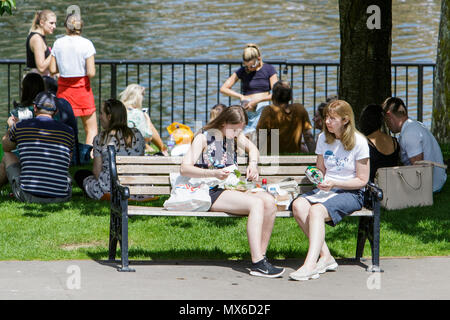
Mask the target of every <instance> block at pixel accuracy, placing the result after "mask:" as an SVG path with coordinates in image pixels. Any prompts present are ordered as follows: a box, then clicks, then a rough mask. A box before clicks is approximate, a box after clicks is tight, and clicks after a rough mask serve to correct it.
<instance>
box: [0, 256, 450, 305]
mask: <svg viewBox="0 0 450 320" xmlns="http://www.w3.org/2000/svg"><path fill="white" fill-rule="evenodd" d="M300 262H301V261H299V260H285V261H276V262H275V264H276V265H279V266H284V267H286V272H285V274H284V276H283V278H279V279H263V278H258V277H253V276H250V275H249V274H248V271H247V268H248V267H249V262H248V261H210V260H209V261H150V262H140V263H138V262H137V263H134V264H133V265H132V267H133V268H135V269H136V272H135V273H120V272H117V271H116V269H115V265H111V264H108V263H107V262H101V261H92V260H83V261H0V299H64V300H66V299H75V300H76V299H170V300H179V299H195V300H197V299H199V300H216V299H225V300H228V299H231V300H242V299H250V300H252V299H258V300H259V299H263V300H266V299H269V300H290V299H449V298H450V281H449V280H450V256H448V257H432V258H400V259H382V260H381V266H382V268H383V269H384V271H385V272H384V273H367V272H366V271H365V269H364V265H363V264H359V265H358V264H354V263H353V262H351V261H346V260H338V263H339V269H338V271H337V272H327V273H326V274H324V275H322V276H321V277H320V278H319V279H317V280H310V281H307V282H296V281H291V280H288V275H289V273H290V272H292V271H294V269H295V268H297V267H298V265H299V263H300ZM365 263H369V261H366V262H365Z"/></svg>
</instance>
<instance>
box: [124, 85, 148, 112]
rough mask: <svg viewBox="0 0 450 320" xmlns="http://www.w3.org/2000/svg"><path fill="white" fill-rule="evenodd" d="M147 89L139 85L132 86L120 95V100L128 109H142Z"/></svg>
mask: <svg viewBox="0 0 450 320" xmlns="http://www.w3.org/2000/svg"><path fill="white" fill-rule="evenodd" d="M144 90H145V88H144V87H143V86H141V85H138V84H135V83H133V84H130V85H128V87H126V89H125V90H124V91H122V92H121V93H120V94H119V99H120V101H122V103H123V104H124V105H125V107H127V108H136V109H142V101H143V100H144V96H143V93H144Z"/></svg>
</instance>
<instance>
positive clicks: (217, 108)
mask: <svg viewBox="0 0 450 320" xmlns="http://www.w3.org/2000/svg"><path fill="white" fill-rule="evenodd" d="M225 108H227V106H226V105H224V104H223V103H218V104H216V105H214V107H212V108H211V110H210V111H209V121H213V120H214V119H215V118H217V116H218V115H219V114H220V113H221V112H222V111H223V110H225Z"/></svg>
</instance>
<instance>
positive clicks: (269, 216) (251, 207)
mask: <svg viewBox="0 0 450 320" xmlns="http://www.w3.org/2000/svg"><path fill="white" fill-rule="evenodd" d="M211 211H224V212H229V213H232V214H237V215H248V221H247V237H248V243H249V246H250V254H251V256H252V262H253V263H255V262H258V261H260V260H262V259H263V258H264V256H265V254H266V250H267V247H268V245H269V241H270V236H271V234H272V229H273V225H274V222H275V217H276V211H277V207H276V204H275V199H274V198H273V197H272V196H271V195H270V194H268V193H265V192H257V193H242V192H239V191H224V192H223V193H222V194H221V195H220V197H219V198H218V199H217V200H216V202H214V204H213V205H212V207H211Z"/></svg>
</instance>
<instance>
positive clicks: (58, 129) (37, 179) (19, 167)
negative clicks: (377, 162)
mask: <svg viewBox="0 0 450 320" xmlns="http://www.w3.org/2000/svg"><path fill="white" fill-rule="evenodd" d="M56 110H57V109H56V105H55V97H54V96H53V95H52V94H50V93H47V92H41V93H39V94H38V95H37V96H36V98H35V100H34V113H35V115H36V117H35V118H32V119H26V120H22V121H18V119H16V118H14V117H10V118H9V119H8V125H9V130H8V132H7V133H6V134H5V136H4V137H3V139H2V146H3V150H4V151H5V153H4V155H3V159H2V162H1V164H0V187H1V186H3V185H4V184H6V183H7V182H8V181H9V183H10V184H11V189H12V192H13V194H14V196H15V197H16V198H17V199H18V200H19V201H22V202H28V203H54V202H64V201H67V200H69V199H70V197H71V194H72V188H71V182H70V178H69V175H68V169H69V164H70V159H71V152H72V148H73V145H74V132H73V129H72V128H71V127H69V126H67V125H65V124H63V123H61V122H58V121H56V120H53V119H52V117H53V115H54V114H55V112H56ZM16 148H17V150H18V151H19V155H20V160H19V158H18V157H17V156H16V155H15V154H14V153H13V152H12V151H13V150H15V149H16Z"/></svg>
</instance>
